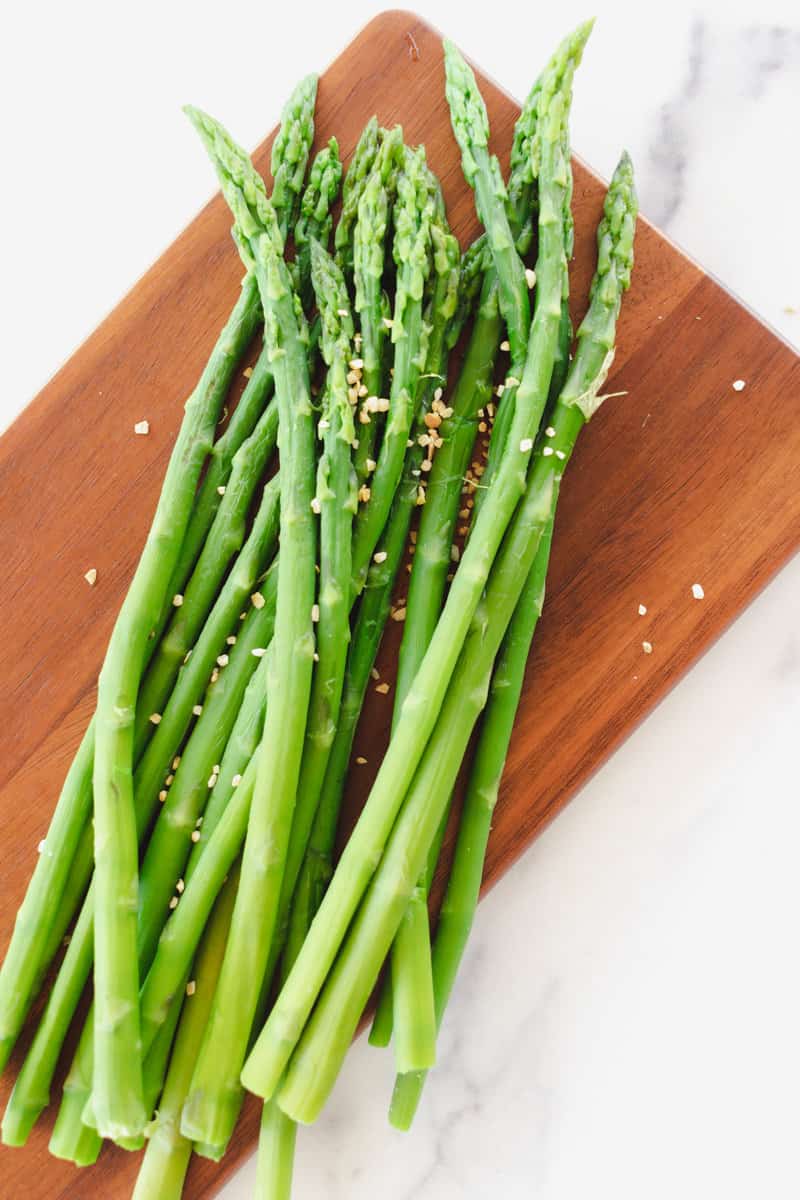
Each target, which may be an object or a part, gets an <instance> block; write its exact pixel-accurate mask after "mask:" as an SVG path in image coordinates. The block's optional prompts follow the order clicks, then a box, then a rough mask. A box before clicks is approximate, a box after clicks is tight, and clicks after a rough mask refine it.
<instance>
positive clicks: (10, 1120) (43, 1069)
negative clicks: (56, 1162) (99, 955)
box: [3, 571, 276, 1157]
mask: <svg viewBox="0 0 800 1200" xmlns="http://www.w3.org/2000/svg"><path fill="white" fill-rule="evenodd" d="M275 584H276V577H275V573H274V571H272V572H270V574H269V576H268V578H267V581H266V583H265V585H264V589H263V593H264V605H263V607H260V608H252V609H251V610H250V612H249V614H248V617H247V620H245V621H244V622H243V623H242V624H241V632H239V633H238V636H237V642H236V645H235V647H234V648H233V650H232V652H231V656H230V663H229V665H228V666H227V667H226V668H225V670H224V671H222V672H221V674H220V677H219V678H218V680H217V681H216V683H214V684H213V685H212V686H211V687H210V688H209V691H208V695H207V697H206V699H205V703H204V704H203V706H202V713H201V715H200V717H199V719H198V721H197V724H196V725H195V728H194V729H193V731H192V735H191V737H190V738H189V741H188V742H187V745H186V747H185V749H184V751H183V754H182V756H181V761H180V763H179V764H178V768H177V770H176V772H175V781H174V782H173V784H172V786H171V789H170V791H171V792H172V793H173V794H175V795H176V801H177V795H178V794H180V793H183V794H184V795H186V793H187V792H188V794H189V795H191V794H192V792H194V794H195V795H198V796H200V797H205V796H207V795H208V779H209V777H210V776H211V774H212V767H213V765H214V763H216V762H217V761H218V759H219V757H220V755H221V754H222V750H223V748H224V747H225V744H226V740H227V737H228V734H229V732H230V730H231V726H232V723H233V720H234V715H235V713H236V712H237V710H238V707H239V704H240V702H241V699H242V696H243V695H244V692H245V688H246V686H247V682H248V679H249V678H250V676H251V674H252V673H253V672H254V671H256V669H257V666H258V662H259V659H257V658H255V657H254V655H253V651H254V650H255V651H259V652H260V651H261V650H263V648H264V647H265V646H266V645H267V644H268V643H269V640H270V638H271V636H272V626H273V622H274V613H275ZM190 662H191V660H190ZM261 677H262V679H263V673H262V676H261ZM145 799H146V801H147V802H146V803H143V802H142V801H144V800H145ZM215 800H216V797H215V795H214V793H213V792H212V806H213V804H214V802H215ZM139 802H140V803H139V805H138V807H137V821H138V828H139V836H140V839H141V837H142V836H143V835H144V833H145V832H146V830H147V829H148V827H149V824H150V818H151V816H152V812H153V808H154V806H156V804H157V802H156V797H155V796H151V797H147V798H145V797H142V796H141V795H140V796H139ZM190 832H191V830H188V831H187V839H188V836H189V833H190ZM208 836H209V833H207V832H206V830H205V829H204V830H203V839H204V840H206V839H207V838H208ZM188 844H189V845H192V846H194V849H195V850H198V849H199V848H200V846H199V845H197V846H195V845H194V843H192V842H188ZM90 848H91V847H90ZM188 874H189V869H187V878H188ZM175 878H177V875H176V876H175ZM171 882H172V884H174V880H172V881H171ZM167 899H168V897H167ZM165 903H166V902H165ZM93 904H94V889H93V888H92V889H90V891H89V893H88V894H87V897H86V900H85V902H84V905H83V908H82V910H81V914H80V916H79V919H78V922H77V924H76V926H75V929H74V930H73V932H72V936H71V939H70V943H69V946H68V948H67V953H66V955H65V958H64V961H63V963H62V964H61V968H60V970H59V973H58V975H57V977H56V981H55V983H54V985H53V990H52V992H51V994H50V996H49V998H48V1002H47V1006H46V1008H45V1011H44V1014H43V1016H42V1018H41V1021H40V1023H39V1026H38V1027H37V1030H36V1034H35V1036H34V1039H33V1042H32V1044H31V1047H30V1049H29V1051H28V1054H27V1056H26V1059H25V1062H24V1064H23V1067H22V1070H21V1071H20V1074H19V1076H18V1078H17V1080H16V1083H15V1086H14V1090H13V1092H12V1094H11V1098H10V1100H9V1104H8V1107H7V1110H6V1113H5V1116H4V1118H3V1139H4V1140H5V1141H7V1142H8V1144H9V1145H22V1144H23V1143H24V1141H25V1140H26V1138H27V1136H28V1134H29V1132H30V1130H31V1128H32V1127H33V1125H34V1123H35V1121H36V1120H37V1118H38V1116H39V1114H40V1113H41V1112H42V1110H43V1109H44V1108H45V1107H46V1106H47V1104H48V1103H49V1099H50V1086H51V1083H52V1078H53V1074H54V1072H55V1068H56V1064H57V1061H58V1056H59V1054H60V1052H61V1047H62V1045H63V1042H64V1038H65V1036H66V1033H67V1029H68V1027H69V1022H70V1021H71V1019H72V1017H73V1015H74V1012H75V1009H76V1007H77V1003H78V1000H79V999H80V996H81V993H82V991H83V988H84V985H85V983H86V980H87V978H88V975H89V971H90V969H91V964H92V943H93ZM195 945H196V942H195ZM190 963H191V954H190V956H189V958H188V961H187V962H186V968H185V969H187V970H188V967H189V964H190ZM83 1053H85V1054H88V1055H91V1040H89V1048H88V1050H84V1051H83ZM76 1076H78V1077H80V1078H82V1079H86V1080H89V1079H90V1077H91V1058H89V1059H88V1061H87V1062H84V1064H83V1065H82V1066H81V1067H80V1068H77V1067H76ZM76 1090H77V1089H73V1091H76ZM87 1091H88V1085H87ZM67 1102H68V1103H69V1100H68V1101H67ZM76 1106H77V1101H73V1102H72V1107H76ZM74 1128H75V1125H74V1122H72V1121H71V1120H70V1119H69V1118H66V1119H65V1120H64V1121H63V1122H62V1123H61V1130H62V1133H61V1146H60V1157H71V1149H72V1148H73V1146H74V1143H73V1142H70V1140H69V1136H68V1133H67V1131H69V1130H74ZM78 1131H79V1130H78ZM81 1148H82V1142H81V1141H80V1140H79V1142H78V1144H77V1146H75V1151H76V1152H77V1153H80V1152H81Z"/></svg>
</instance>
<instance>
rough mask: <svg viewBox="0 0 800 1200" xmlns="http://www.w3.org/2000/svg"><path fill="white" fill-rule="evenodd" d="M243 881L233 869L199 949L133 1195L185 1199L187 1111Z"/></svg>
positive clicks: (147, 1198) (135, 1199)
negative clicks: (183, 1116) (183, 1124)
mask: <svg viewBox="0 0 800 1200" xmlns="http://www.w3.org/2000/svg"><path fill="white" fill-rule="evenodd" d="M238 882H239V877H238V872H233V873H232V874H231V876H230V878H229V879H228V882H227V883H226V884H225V886H224V887H223V889H222V892H221V893H220V896H219V899H218V900H217V903H216V904H215V906H214V911H213V914H212V917H211V920H210V921H209V924H208V927H207V929H206V932H205V934H204V936H203V940H202V943H201V945H200V949H199V951H198V954H197V961H196V963H195V966H194V969H193V972H192V975H193V979H192V980H191V982H190V987H189V990H190V992H191V995H189V996H187V998H186V999H185V1001H184V1002H183V1009H182V1012H181V1019H180V1025H179V1027H178V1033H177V1036H176V1039H175V1047H174V1049H173V1052H172V1057H171V1059H170V1064H169V1069H168V1071H167V1077H166V1081H165V1084H164V1090H163V1092H162V1095H161V1099H160V1101H159V1104H158V1111H157V1113H156V1115H155V1118H154V1120H153V1121H152V1122H151V1125H150V1127H149V1129H148V1142H147V1149H146V1150H145V1154H144V1158H143V1159H142V1165H141V1167H140V1169H139V1175H138V1176H137V1179H136V1187H135V1188H134V1191H133V1200H180V1196H181V1194H182V1191H183V1182H184V1179H185V1176H186V1170H187V1168H188V1166H189V1159H190V1157H191V1153H192V1143H191V1142H190V1141H189V1139H188V1138H185V1137H184V1136H183V1134H182V1133H181V1131H180V1119H181V1112H182V1110H183V1105H184V1102H185V1100H186V1095H187V1093H188V1090H189V1084H190V1082H191V1077H192V1071H193V1069H194V1064H195V1061H196V1058H197V1049H198V1047H199V1045H200V1041H201V1039H202V1036H203V1031H204V1030H205V1027H206V1023H207V1021H208V1015H209V1012H210V1011H211V1002H212V1000H213V997H214V989H215V987H216V983H217V979H218V978H219V972H220V968H221V966H222V958H223V955H224V953H225V942H226V940H227V936H228V931H229V929H230V922H231V916H232V914H233V904H234V900H235V898H236V888H237V886H238ZM192 984H193V985H194V986H191V985H192ZM178 999H181V997H178Z"/></svg>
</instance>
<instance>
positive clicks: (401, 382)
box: [353, 149, 436, 595]
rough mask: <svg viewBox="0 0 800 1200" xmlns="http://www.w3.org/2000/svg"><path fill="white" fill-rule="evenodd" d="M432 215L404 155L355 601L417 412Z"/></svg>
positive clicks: (414, 161) (422, 172) (421, 170)
mask: <svg viewBox="0 0 800 1200" xmlns="http://www.w3.org/2000/svg"><path fill="white" fill-rule="evenodd" d="M435 209H436V200H435V196H434V195H433V194H432V191H431V188H430V177H429V173H428V171H427V168H426V165H425V159H424V155H423V152H422V151H421V150H416V151H415V150H409V149H406V150H405V151H404V154H403V163H402V166H401V167H400V170H399V174H398V180H397V202H396V204H395V209H394V223H395V236H394V243H393V253H394V260H395V263H396V264H397V288H396V292H395V306H394V316H393V318H392V343H393V345H394V351H395V355H394V375H393V377H392V387H391V392H390V395H389V408H388V412H387V421H386V428H385V431H384V436H383V441H382V443H381V449H380V454H379V456H378V461H377V466H376V468H375V471H374V474H373V476H372V480H371V486H370V497H369V499H368V500H367V502H366V503H365V504H363V505H362V506H361V508H360V509H359V512H358V516H357V517H356V525H355V532H354V534H353V593H354V594H355V595H358V594H359V593H360V592H361V589H362V588H363V586H364V581H365V579H366V577H367V571H368V570H369V562H370V559H371V557H372V554H373V552H374V550H375V547H376V545H377V542H378V539H379V537H380V535H381V531H382V530H383V527H384V525H385V524H386V520H387V518H388V515H389V509H390V508H391V504H392V497H393V496H394V493H395V491H396V489H397V485H398V483H399V482H400V476H401V474H402V470H403V459H404V456H405V451H406V442H407V440H408V435H409V431H410V429H411V422H412V420H413V417H414V412H415V409H416V396H417V385H418V382H419V376H420V374H421V372H422V370H423V369H424V363H425V356H426V353H427V347H426V332H425V328H424V322H423V307H422V305H423V295H424V290H425V281H426V279H427V278H428V275H429V273H430V265H431V261H430V258H431V256H430V225H431V220H432V218H433V216H434V215H435Z"/></svg>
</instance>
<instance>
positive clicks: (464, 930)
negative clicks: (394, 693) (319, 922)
mask: <svg viewBox="0 0 800 1200" xmlns="http://www.w3.org/2000/svg"><path fill="white" fill-rule="evenodd" d="M567 209H569V203H567ZM570 220H571V218H570ZM568 253H569V252H568ZM571 341H572V324H571V321H570V316H569V305H568V304H567V303H564V304H563V306H562V318H561V325H560V328H559V346H558V353H557V358H556V363H555V366H554V368H553V377H552V379H551V383H550V399H551V401H552V402H555V401H556V400H557V398H558V396H559V394H560V392H561V389H562V387H563V385H564V381H565V379H566V374H567V370H568V368H569V349H570V343H571ZM551 539H552V523H551V525H550V527H549V528H547V529H546V530H545V532H544V534H543V536H542V542H541V545H540V546H539V549H538V551H537V553H536V557H535V559H534V561H533V567H532V568H531V573H530V575H529V576H528V579H527V581H526V583H525V587H524V589H523V592H522V595H521V597H520V599H519V602H518V604H517V607H516V609H515V610H514V616H513V617H512V619H511V624H510V625H509V628H508V632H507V633H506V636H505V638H504V641H503V646H502V648H501V652H500V656H499V659H498V663H497V665H496V667H495V670H494V673H493V675H492V683H491V687H490V689H489V700H488V704H487V708H486V714H485V716H484V719H483V724H482V728H481V737H480V741H479V743H478V749H477V752H476V756H475V761H474V764H473V768H472V772H471V775H470V783H469V791H468V794H467V800H466V801H465V807H464V809H463V811H462V816H461V822H460V826H459V841H458V847H461V848H462V849H461V854H462V856H463V864H462V863H461V862H460V861H459V851H458V848H457V850H456V856H455V858H454V863H453V868H452V869H451V873H450V881H449V884H448V894H449V888H450V887H451V886H455V885H454V884H453V880H454V878H455V877H456V876H457V875H459V874H461V873H462V872H464V871H467V872H468V879H469V883H468V884H465V885H461V887H460V889H459V890H460V891H461V906H462V907H461V911H460V912H459V915H460V916H461V918H462V920H461V923H460V925H459V927H458V933H459V934H460V935H461V937H460V940H459V942H458V946H457V948H456V949H451V950H450V951H449V953H448V954H447V955H446V956H445V961H447V963H448V966H450V968H451V970H452V971H453V975H452V976H451V977H450V978H449V982H446V983H443V981H442V978H441V974H440V973H439V970H438V969H437V968H438V963H439V961H440V956H441V954H442V951H440V950H439V949H438V947H439V946H440V943H441V944H442V946H444V945H446V944H447V941H448V938H449V937H451V935H448V934H447V933H446V932H445V931H446V930H448V929H449V928H450V927H451V920H450V912H449V907H448V903H449V902H448V900H447V898H445V901H444V903H443V905H442V907H441V909H440V912H439V923H438V927H437V938H436V944H435V949H434V952H433V956H432V962H431V970H432V976H433V990H434V1009H435V1020H436V1029H437V1032H438V1030H439V1028H440V1027H441V1023H442V1017H443V1015H444V1009H445V1007H446V1004H447V1001H448V999H449V996H450V991H451V988H452V982H453V979H454V976H455V968H456V967H457V965H458V963H459V962H460V959H461V955H462V953H463V950H464V946H465V945H466V936H467V934H468V933H469V929H470V927H471V924H472V918H471V915H470V916H469V917H468V918H467V919H464V908H467V909H468V908H469V904H470V902H471V901H472V903H473V905H474V906H477V902H478V890H479V888H480V879H481V873H482V866H483V858H484V855H485V850H486V841H487V840H488V836H489V828H490V824H491V812H492V810H493V808H494V801H493V800H492V802H491V804H488V805H487V804H486V799H487V796H488V795H489V793H490V792H491V788H492V787H494V798H495V799H496V796H497V790H498V788H499V784H500V777H501V775H502V771H503V765H504V763H505V756H506V753H507V749H508V743H509V741H510V738H511V732H512V728H513V724H514V719H515V717H516V711H517V705H518V702H519V696H520V692H521V690H522V681H523V676H524V672H525V663H526V661H527V658H528V651H529V649H530V644H531V641H532V639H533V633H534V630H535V628H536V623H537V621H538V619H539V617H540V616H541V612H542V606H543V604H544V587H545V577H546V574H547V565H548V562H549V558H550V543H551ZM473 796H474V797H475V800H474V801H473V800H472V797H473ZM476 803H477V812H479V813H480V814H482V815H483V816H485V818H486V820H485V826H484V825H481V826H477V822H476V817H467V815H466V814H467V812H468V811H469V810H470V809H471V807H472V805H473V804H476ZM476 815H477V814H476ZM442 831H443V825H441V826H440V829H439V831H437V836H436V837H435V838H434V840H433V844H432V850H431V853H430V854H429V855H428V861H427V864H426V868H425V884H426V885H427V889H428V890H429V889H430V885H431V883H432V881H433V872H434V870H435V867H436V862H437V860H438V857H439V850H440V848H441V838H440V836H439V834H440V833H441V832H442ZM476 868H477V876H476ZM418 888H419V885H417V888H415V889H414V893H416V892H417V890H418ZM413 895H414V894H412V900H411V904H413V903H414V900H413ZM411 904H410V905H409V908H410V907H411ZM472 911H473V912H474V907H473V910H472ZM406 920H407V917H405V916H404V918H403V923H402V924H401V926H400V929H399V931H398V935H397V937H396V939H395V942H394V944H393V947H392V956H393V969H394V970H396V972H397V973H399V972H400V971H401V970H402V969H403V968H402V966H401V965H400V964H401V963H402V957H401V955H402V953H403V950H402V948H401V947H402V943H401V935H402V931H403V929H404V927H405V923H406ZM427 929H428V927H427V926H426V932H427ZM407 952H408V953H409V956H414V957H416V956H418V955H419V954H420V953H421V952H423V953H424V954H425V955H426V957H427V959H428V960H429V961H430V960H431V951H430V941H429V940H428V942H427V945H425V946H424V949H423V951H421V950H420V945H409V946H408V947H407ZM395 962H397V963H398V965H397V967H396V968H395V966H394V964H395ZM426 1076H427V1071H426V1070H422V1069H415V1070H411V1071H408V1072H398V1075H397V1079H396V1081H395V1086H394V1092H393V1094H392V1103H391V1107H390V1110H389V1120H390V1122H391V1123H392V1124H393V1125H394V1126H395V1128H398V1129H403V1130H407V1129H409V1128H410V1126H411V1122H412V1120H413V1118H414V1113H415V1112H416V1109H417V1105H418V1103H419V1099H420V1096H421V1095H422V1088H423V1086H424V1083H425V1078H426Z"/></svg>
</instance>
